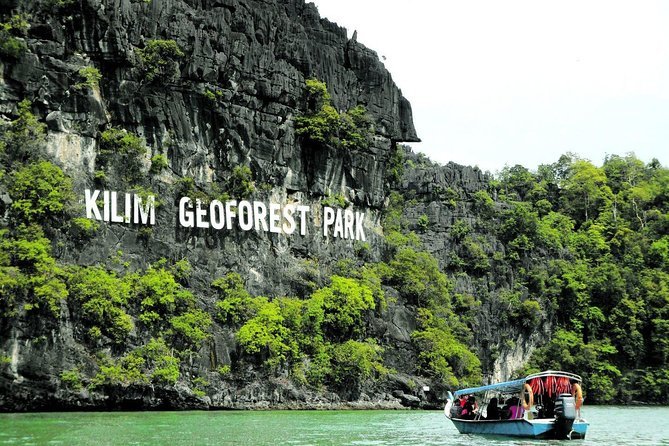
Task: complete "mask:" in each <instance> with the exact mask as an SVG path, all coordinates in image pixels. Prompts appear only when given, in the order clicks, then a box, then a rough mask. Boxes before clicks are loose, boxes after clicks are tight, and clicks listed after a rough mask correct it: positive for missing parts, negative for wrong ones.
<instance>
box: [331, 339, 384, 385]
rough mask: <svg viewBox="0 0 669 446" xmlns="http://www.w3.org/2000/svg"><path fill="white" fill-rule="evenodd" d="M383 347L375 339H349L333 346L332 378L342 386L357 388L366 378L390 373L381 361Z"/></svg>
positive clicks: (336, 383)
mask: <svg viewBox="0 0 669 446" xmlns="http://www.w3.org/2000/svg"><path fill="white" fill-rule="evenodd" d="M382 353H383V349H382V348H381V347H379V346H378V345H377V344H376V342H375V341H374V340H373V339H367V340H365V341H364V342H359V341H354V340H348V341H346V342H344V343H343V344H338V345H335V346H333V347H332V376H331V379H332V381H333V382H334V383H335V385H337V386H338V387H340V388H348V389H352V388H353V389H355V388H357V387H359V385H360V383H361V382H362V381H364V380H367V379H370V378H372V377H374V376H375V375H378V376H384V375H386V374H387V373H388V370H387V369H386V367H384V366H383V363H382V361H381V359H382V356H381V355H382Z"/></svg>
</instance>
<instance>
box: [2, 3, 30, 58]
mask: <svg viewBox="0 0 669 446" xmlns="http://www.w3.org/2000/svg"><path fill="white" fill-rule="evenodd" d="M29 28H30V24H29V23H28V17H27V16H25V15H22V14H18V15H13V16H11V17H9V19H8V20H7V21H6V22H0V55H2V56H5V57H8V58H11V59H18V58H20V57H21V56H22V55H23V54H24V53H25V52H26V51H28V45H26V43H25V41H23V39H21V37H24V36H25V35H26V34H27V32H28V29H29Z"/></svg>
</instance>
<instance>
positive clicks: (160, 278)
mask: <svg viewBox="0 0 669 446" xmlns="http://www.w3.org/2000/svg"><path fill="white" fill-rule="evenodd" d="M131 281H132V292H133V294H134V295H135V297H136V298H137V299H138V300H139V301H140V308H141V310H142V314H141V315H140V320H141V321H142V322H144V323H145V324H147V325H148V326H150V327H151V326H155V325H156V324H157V323H158V322H159V321H161V320H164V319H165V316H171V315H175V314H182V313H184V312H185V311H188V310H189V309H190V308H191V307H192V305H193V304H194V302H195V297H194V296H193V294H192V293H191V292H190V291H188V290H186V289H184V288H183V287H182V286H181V285H180V284H179V283H177V282H176V281H175V280H174V276H173V275H172V273H171V272H170V271H169V270H167V269H165V268H164V267H163V266H160V265H154V266H151V267H149V268H148V269H147V270H146V271H145V272H144V274H142V275H141V277H137V276H134V277H133V278H132V279H131ZM182 322H183V323H184V324H185V323H186V322H187V321H182Z"/></svg>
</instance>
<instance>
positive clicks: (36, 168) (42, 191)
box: [9, 161, 74, 224]
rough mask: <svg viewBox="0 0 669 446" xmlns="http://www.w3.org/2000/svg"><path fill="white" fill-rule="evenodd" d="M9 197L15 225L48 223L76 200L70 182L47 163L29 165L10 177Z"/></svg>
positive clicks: (54, 166)
mask: <svg viewBox="0 0 669 446" xmlns="http://www.w3.org/2000/svg"><path fill="white" fill-rule="evenodd" d="M9 194H10V196H11V197H12V200H13V202H12V205H11V216H12V219H13V221H14V222H15V224H17V223H18V222H23V223H25V224H33V223H40V224H42V223H46V222H49V221H54V220H57V219H58V218H59V217H62V216H63V215H64V213H65V208H66V205H67V204H68V202H69V201H70V200H72V199H73V198H74V194H73V192H72V182H71V180H70V179H69V178H68V177H66V176H65V174H63V171H62V170H61V169H60V168H59V167H58V166H56V165H54V164H51V163H50V162H48V161H39V162H36V163H32V164H29V165H27V166H25V167H23V168H21V169H19V170H17V171H15V172H14V173H13V174H12V175H11V180H10V185H9Z"/></svg>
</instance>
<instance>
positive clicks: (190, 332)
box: [170, 309, 211, 345]
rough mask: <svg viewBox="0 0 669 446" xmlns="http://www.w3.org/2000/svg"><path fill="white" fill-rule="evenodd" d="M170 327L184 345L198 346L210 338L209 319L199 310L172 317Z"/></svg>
mask: <svg viewBox="0 0 669 446" xmlns="http://www.w3.org/2000/svg"><path fill="white" fill-rule="evenodd" d="M170 325H171V326H172V329H173V330H174V333H175V334H176V335H177V336H179V337H180V338H181V339H182V340H183V341H184V342H186V344H188V345H199V344H201V343H202V341H204V340H205V339H207V338H208V337H209V336H210V334H209V333H208V330H209V327H211V317H210V316H209V315H208V314H207V313H205V312H204V311H202V310H200V309H193V310H189V311H186V312H185V313H183V314H180V315H179V316H174V317H172V318H171V319H170Z"/></svg>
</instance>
